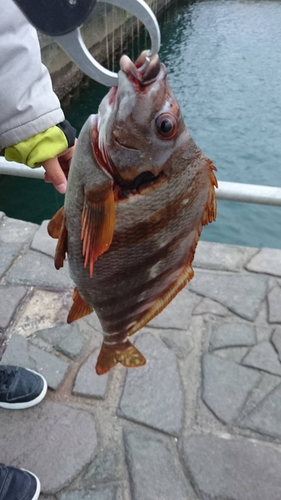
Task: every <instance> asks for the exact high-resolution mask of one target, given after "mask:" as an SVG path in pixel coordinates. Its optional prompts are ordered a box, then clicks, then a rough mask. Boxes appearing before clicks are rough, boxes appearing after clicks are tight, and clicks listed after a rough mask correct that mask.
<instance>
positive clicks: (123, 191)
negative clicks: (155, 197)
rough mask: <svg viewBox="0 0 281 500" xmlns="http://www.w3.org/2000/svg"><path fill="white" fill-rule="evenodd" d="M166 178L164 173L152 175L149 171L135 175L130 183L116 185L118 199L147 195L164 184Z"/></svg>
mask: <svg viewBox="0 0 281 500" xmlns="http://www.w3.org/2000/svg"><path fill="white" fill-rule="evenodd" d="M166 179H167V176H166V174H165V173H164V172H162V171H161V172H160V173H159V174H158V175H153V173H152V172H150V171H149V170H148V171H146V172H142V173H141V174H139V175H137V177H135V178H134V179H133V180H132V181H131V182H126V183H121V184H119V185H118V198H119V199H121V200H122V199H126V198H129V197H130V196H132V195H135V194H141V195H144V194H148V193H149V192H151V191H154V189H156V188H157V187H159V186H160V185H161V184H162V183H163V182H165V181H166Z"/></svg>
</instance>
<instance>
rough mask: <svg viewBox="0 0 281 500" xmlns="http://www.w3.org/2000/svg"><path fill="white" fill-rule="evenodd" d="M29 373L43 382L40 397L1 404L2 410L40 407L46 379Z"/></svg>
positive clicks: (44, 393) (46, 387) (45, 389)
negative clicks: (22, 401)
mask: <svg viewBox="0 0 281 500" xmlns="http://www.w3.org/2000/svg"><path fill="white" fill-rule="evenodd" d="M26 370H28V371H29V372H32V373H36V375H38V376H39V377H41V379H42V380H43V383H44V385H43V389H42V391H41V393H40V394H39V396H37V398H35V399H32V401H26V402H25V403H0V408H5V409H6V410H25V409H26V408H31V407H32V406H36V405H38V403H41V401H42V399H44V397H45V396H46V393H47V389H48V385H47V382H46V380H45V379H44V377H43V376H42V375H41V374H40V373H38V372H35V371H34V370H29V369H28V368H26ZM32 500H33V499H32Z"/></svg>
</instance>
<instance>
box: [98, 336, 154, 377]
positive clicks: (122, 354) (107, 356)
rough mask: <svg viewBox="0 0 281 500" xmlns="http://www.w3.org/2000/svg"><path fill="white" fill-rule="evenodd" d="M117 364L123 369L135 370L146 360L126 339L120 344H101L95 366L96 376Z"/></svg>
mask: <svg viewBox="0 0 281 500" xmlns="http://www.w3.org/2000/svg"><path fill="white" fill-rule="evenodd" d="M117 363H121V365H123V366H125V368H136V367H138V366H143V365H145V363H146V359H145V357H144V356H143V355H142V353H141V352H140V351H139V350H138V349H137V348H136V347H135V346H134V345H133V344H131V342H130V341H129V340H128V339H127V340H126V341H125V342H122V343H120V344H105V342H103V344H102V347H101V351H100V353H99V357H98V360H97V364H96V372H97V374H98V375H103V374H104V373H107V372H109V370H111V368H113V367H114V366H115V365H117Z"/></svg>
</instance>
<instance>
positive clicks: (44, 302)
mask: <svg viewBox="0 0 281 500" xmlns="http://www.w3.org/2000/svg"><path fill="white" fill-rule="evenodd" d="M71 296H72V290H70V289H68V290H63V291H52V290H48V291H47V290H40V289H38V288H35V289H34V290H33V294H32V296H30V297H29V298H28V299H27V300H25V302H24V304H23V306H22V307H21V309H20V312H19V314H17V316H16V319H15V323H14V329H15V331H16V332H17V333H19V334H20V335H23V336H25V337H29V336H31V335H34V334H35V332H37V331H38V330H41V329H46V328H50V327H53V326H54V325H55V324H57V323H58V322H59V323H61V322H62V321H64V322H65V321H66V318H67V315H68V310H69V308H70V305H69V304H70V301H71V303H72V299H71Z"/></svg>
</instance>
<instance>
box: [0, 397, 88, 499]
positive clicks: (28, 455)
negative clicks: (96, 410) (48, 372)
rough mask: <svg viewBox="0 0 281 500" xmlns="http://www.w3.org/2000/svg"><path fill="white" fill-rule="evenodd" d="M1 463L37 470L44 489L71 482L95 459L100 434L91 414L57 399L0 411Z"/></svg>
mask: <svg viewBox="0 0 281 500" xmlns="http://www.w3.org/2000/svg"><path fill="white" fill-rule="evenodd" d="M0 420H1V426H0V442H1V447H0V462H5V463H12V464H13V465H15V466H17V467H22V468H25V469H28V470H31V471H32V472H34V473H35V474H36V475H37V476H38V477H39V478H40V481H41V484H42V492H43V493H46V494H54V493H56V492H57V491H60V490H61V489H62V488H64V487H66V486H67V485H68V484H70V482H71V481H73V479H74V478H75V477H76V476H77V475H78V474H79V473H80V472H81V471H82V470H83V468H84V467H85V466H86V464H88V463H89V461H90V460H93V458H94V455H95V451H96V445H97V436H96V429H95V422H94V418H93V416H92V415H90V414H89V413H87V412H86V411H82V410H78V409H75V408H71V407H70V406H66V405H62V404H60V403H57V402H55V401H48V400H45V401H43V402H42V403H41V404H40V405H38V406H35V407H33V408H31V409H28V410H24V411H13V410H4V409H2V410H0Z"/></svg>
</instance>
